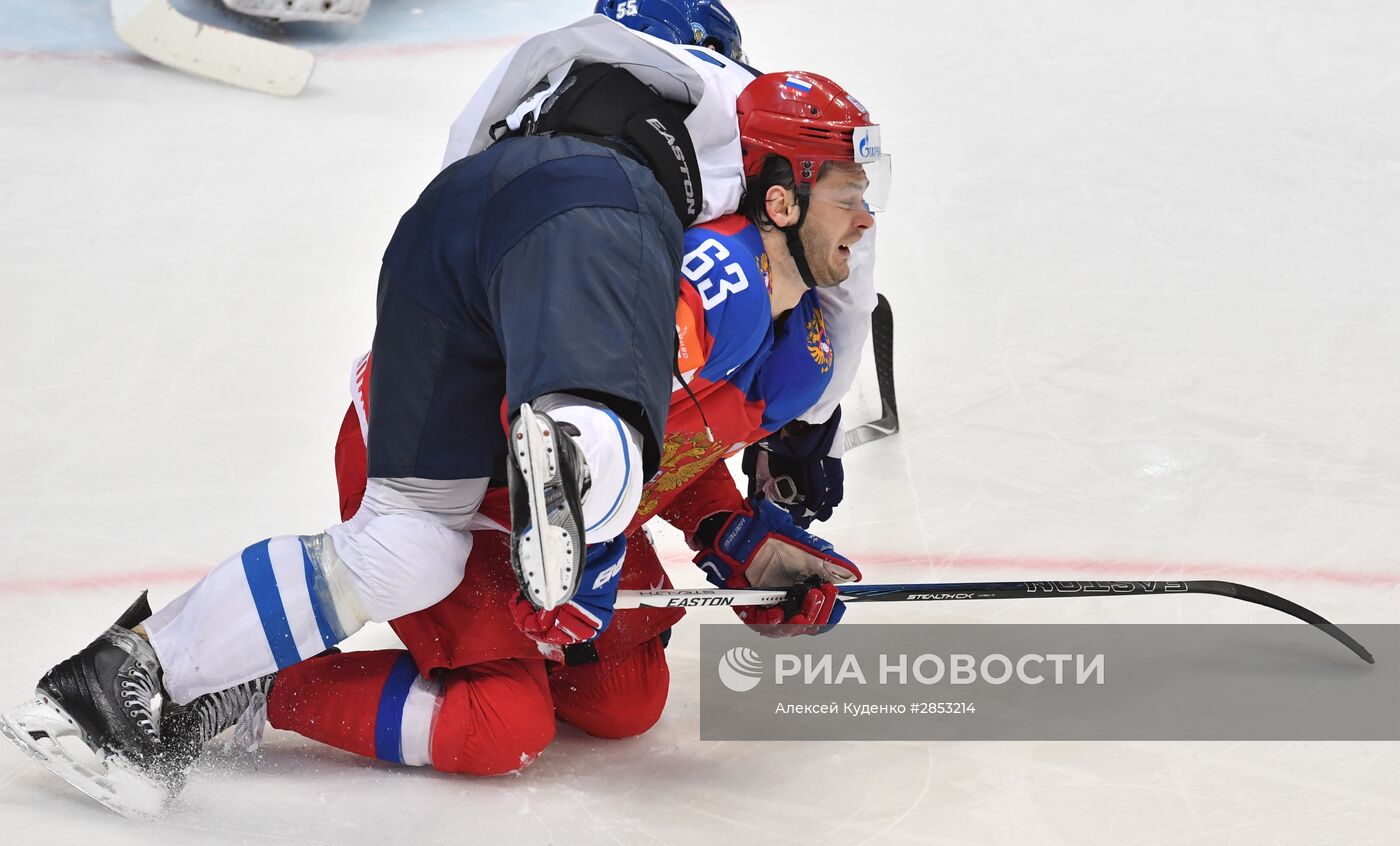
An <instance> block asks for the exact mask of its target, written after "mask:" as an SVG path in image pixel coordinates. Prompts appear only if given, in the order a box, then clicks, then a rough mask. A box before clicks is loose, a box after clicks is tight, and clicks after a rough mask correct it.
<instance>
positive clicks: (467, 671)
mask: <svg viewBox="0 0 1400 846" xmlns="http://www.w3.org/2000/svg"><path fill="white" fill-rule="evenodd" d="M267 716H268V722H270V723H271V724H272V726H273V727H274V728H279V729H285V730H288V731H294V732H297V733H298V734H300V735H302V736H304V737H309V738H311V739H312V740H318V741H320V742H322V743H325V744H328V745H330V746H334V747H336V748H338V749H344V750H345V751H347V752H353V753H355V754H357V755H364V756H366V757H370V758H378V759H380V760H382V761H391V762H394V763H398V764H408V765H410V766H432V767H434V768H435V769H438V770H442V771H444V772H456V773H471V774H473V775H500V774H502V773H508V772H514V771H516V770H519V769H520V768H521V767H523V766H525V765H526V764H528V763H529V762H530V761H533V760H534V759H535V758H536V757H538V755H539V754H540V751H541V750H543V749H544V747H545V746H546V745H548V744H549V742H550V741H551V740H552V739H554V709H553V705H552V704H551V703H550V699H549V687H548V681H547V679H546V677H545V670H544V660H543V659H529V660H516V659H508V660H501V661H488V662H484V663H481V664H474V665H472V666H470V667H460V668H458V669H456V670H452V671H449V672H447V673H443V674H441V675H440V676H434V677H433V678H424V677H423V676H422V674H420V673H419V672H418V668H417V666H416V665H415V664H414V663H413V659H412V657H411V656H410V655H409V654H408V652H406V651H403V650H379V651H373V652H346V653H343V654H336V655H324V656H320V657H317V658H312V659H310V660H308V661H303V662H301V663H300V664H295V665H293V666H291V667H288V668H287V669H285V670H283V671H281V672H280V673H278V675H277V681H276V682H274V683H273V686H272V692H271V693H270V694H269V696H268V703H267Z"/></svg>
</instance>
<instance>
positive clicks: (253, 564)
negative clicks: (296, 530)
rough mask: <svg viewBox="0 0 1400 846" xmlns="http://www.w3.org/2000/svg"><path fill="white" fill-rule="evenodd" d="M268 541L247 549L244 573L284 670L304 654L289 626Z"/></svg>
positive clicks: (244, 552)
mask: <svg viewBox="0 0 1400 846" xmlns="http://www.w3.org/2000/svg"><path fill="white" fill-rule="evenodd" d="M267 544H268V542H267V541H262V542H261V543H255V544H253V545H252V546H250V547H248V548H247V549H245V550H243V575H244V577H246V578H247V580H248V590H249V591H250V592H251V593H252V594H253V605H255V606H256V607H257V609H258V618H259V619H260V620H262V627H263V634H264V635H265V636H266V637H267V645H268V648H269V649H271V650H272V658H273V660H274V661H276V662H277V669H279V670H280V669H283V668H284V667H290V666H291V665H293V664H295V663H297V662H298V661H300V660H301V655H300V654H299V653H298V652H297V644H296V640H294V639H293V638H292V629H291V626H289V625H287V609H286V608H284V607H283V606H282V594H281V593H280V592H279V590H278V588H277V574H276V573H274V572H273V571H272V558H271V557H270V556H269V555H268V551H267Z"/></svg>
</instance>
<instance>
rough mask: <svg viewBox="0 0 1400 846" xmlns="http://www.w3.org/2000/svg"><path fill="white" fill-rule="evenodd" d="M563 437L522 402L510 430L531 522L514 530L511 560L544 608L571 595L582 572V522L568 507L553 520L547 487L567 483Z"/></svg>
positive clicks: (529, 594)
mask: <svg viewBox="0 0 1400 846" xmlns="http://www.w3.org/2000/svg"><path fill="white" fill-rule="evenodd" d="M562 437H565V436H564V435H562V434H560V433H558V432H556V431H554V427H552V426H550V425H549V424H547V423H545V422H544V421H543V420H541V419H540V418H539V417H538V416H537V415H536V414H535V413H534V410H533V409H531V408H530V404H529V403H525V404H523V405H521V406H520V419H519V420H518V421H517V422H516V426H515V429H514V431H513V432H512V433H511V448H512V449H513V450H514V451H515V460H516V466H517V467H518V468H519V470H520V475H521V476H522V477H523V478H524V480H525V484H526V487H527V489H528V493H529V498H530V516H531V518H532V522H531V524H530V525H528V526H526V527H525V528H524V530H523V531H519V532H517V533H516V534H515V537H514V540H515V553H516V554H515V555H514V556H512V562H511V563H512V564H513V565H514V567H515V577H516V579H517V580H518V581H519V582H520V584H521V586H522V587H523V588H524V589H525V595H526V597H527V598H528V599H529V600H530V602H531V603H533V604H534V605H535V607H537V608H540V609H543V610H548V609H550V608H557V607H559V606H560V605H563V604H564V603H565V602H568V601H569V600H570V599H573V597H574V594H575V593H577V592H578V587H579V580H580V579H581V578H582V576H583V567H582V566H581V564H580V562H581V559H582V557H583V556H582V550H583V533H582V531H580V529H579V526H578V521H577V520H576V519H575V518H574V515H572V514H571V513H569V509H568V508H567V507H566V508H564V509H563V514H562V515H561V517H562V520H563V523H562V524H555V523H551V522H549V517H550V514H549V505H548V501H549V500H548V490H549V488H550V487H551V486H558V485H561V484H563V483H562V481H561V480H560V478H559V454H558V451H557V449H556V447H555V444H556V442H557V441H558V439H559V438H562Z"/></svg>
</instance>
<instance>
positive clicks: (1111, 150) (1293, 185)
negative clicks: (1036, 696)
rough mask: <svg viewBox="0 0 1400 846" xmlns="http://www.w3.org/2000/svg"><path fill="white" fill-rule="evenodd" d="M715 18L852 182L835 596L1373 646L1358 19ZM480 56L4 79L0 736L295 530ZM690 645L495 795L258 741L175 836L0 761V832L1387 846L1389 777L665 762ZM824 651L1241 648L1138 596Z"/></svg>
mask: <svg viewBox="0 0 1400 846" xmlns="http://www.w3.org/2000/svg"><path fill="white" fill-rule="evenodd" d="M434 5H435V4H433V3H429V2H423V3H418V4H408V3H404V4H395V3H393V2H389V1H388V0H385V2H382V3H376V4H375V10H374V11H372V12H371V17H370V18H369V19H367V21H366V23H367V24H369V23H371V22H372V21H373V20H374V16H375V15H376V14H378V15H391V14H400V15H408V14H411V13H412V8H413V7H414V6H420V7H423V8H424V9H425V11H426V12H427V13H429V14H431V13H432V12H433V7H434ZM439 5H440V4H439ZM487 5H489V4H487ZM575 5H577V6H579V7H584V8H586V7H587V6H588V3H586V2H579V3H577V4H575ZM731 8H732V9H733V10H734V11H735V12H736V13H737V14H739V16H740V17H741V20H742V22H743V26H744V34H745V43H746V45H747V46H748V47H749V53H750V55H751V56H752V57H753V60H754V61H755V62H756V63H757V64H759V65H760V66H763V67H767V68H772V69H778V68H784V67H799V66H800V67H806V68H810V69H813V70H817V71H820V72H824V73H827V74H828V75H830V76H832V77H834V78H836V79H839V80H840V81H842V82H843V83H844V84H846V85H847V86H848V87H849V88H850V89H851V90H852V91H854V92H856V94H857V96H859V97H860V98H861V99H862V100H863V101H864V102H865V103H866V105H868V106H869V107H870V109H871V111H872V112H873V113H874V114H875V115H876V117H877V118H878V119H879V120H880V122H881V123H882V124H883V125H884V127H885V128H884V133H883V134H884V139H885V141H886V143H887V145H888V147H889V151H890V152H892V153H893V154H894V155H895V170H896V205H895V207H894V209H893V210H891V211H890V212H889V213H888V214H887V215H885V217H884V219H883V220H882V224H881V226H882V233H881V242H880V250H881V255H880V260H879V275H878V279H879V284H880V286H881V287H882V289H883V290H884V291H886V292H887V293H888V294H889V296H890V298H891V299H892V300H893V302H894V304H895V313H896V321H897V335H896V346H897V376H898V383H899V392H900V398H901V408H902V412H903V415H902V420H903V431H902V432H901V433H900V435H899V436H898V437H896V438H893V439H890V440H887V441H884V442H880V443H877V444H873V445H870V446H866V447H862V448H861V449H860V450H858V451H857V452H855V453H853V454H852V455H851V456H850V457H849V458H848V460H847V463H846V467H847V474H848V477H847V478H848V481H847V494H848V498H849V499H848V502H847V503H846V504H845V505H843V506H842V508H841V509H840V510H839V511H838V513H837V517H836V519H835V520H834V521H833V523H832V524H831V525H830V526H829V527H823V528H824V534H826V535H828V536H829V537H830V538H831V539H832V540H833V541H834V542H835V543H836V544H837V547H838V549H842V550H843V551H845V552H846V553H847V554H849V555H850V556H851V557H853V558H855V559H856V560H857V561H860V562H862V563H863V564H864V565H865V571H866V575H867V580H869V581H875V582H893V581H901V580H971V579H991V578H1018V577H1027V576H1036V577H1044V578H1052V577H1056V576H1059V577H1062V578H1098V577H1103V578H1115V577H1116V578H1124V577H1167V578H1173V577H1218V578H1226V579H1233V580H1236V581H1243V582H1247V583H1250V584H1254V585H1256V586H1258V587H1262V588H1265V589H1268V590H1273V591H1275V592H1278V593H1282V594H1284V595H1285V596H1288V597H1290V598H1293V599H1295V600H1297V601H1300V602H1302V603H1303V604H1305V605H1308V606H1310V607H1312V608H1314V609H1316V610H1318V611H1320V612H1321V613H1323V614H1324V615H1327V616H1330V617H1331V618H1333V619H1334V620H1337V621H1338V622H1342V623H1347V622H1352V623H1356V622H1367V623H1373V622H1392V623H1393V622H1396V621H1397V616H1398V615H1397V612H1396V604H1397V602H1400V553H1397V549H1398V548H1400V445H1397V435H1400V390H1397V387H1396V385H1397V379H1400V331H1398V330H1397V327H1400V285H1397V282H1396V279H1397V268H1398V267H1400V237H1397V233H1400V108H1397V103H1400V50H1397V49H1396V45H1397V44H1400V7H1396V6H1394V5H1392V4H1382V3H1353V4H1338V3H1332V2H1326V0H1231V2H1222V3H1201V2H1180V1H1178V2H1169V0H1161V1H1160V2H1110V0H1098V2H1088V0H1083V1H1082V2H1068V1H1062V2H1034V3H1032V2H1024V0H1022V2H978V3H951V2H929V3H922V2H919V3H916V2H906V3H895V2H879V0H871V2H868V3H863V4H849V3H837V2H833V0H802V2H793V1H792V0H734V2H733V3H732V6H731ZM95 13H96V14H103V12H102V11H100V10H99V11H97V12H95ZM549 14H550V15H555V16H557V14H558V12H557V9H555V8H553V7H551V11H550V13H549ZM533 28H534V23H533V22H532V21H530V20H522V21H521V24H520V26H519V34H521V35H524V34H528V33H529V32H530V31H531V30H532V29H533ZM799 35H800V36H801V38H802V40H801V41H799V40H798V38H797V36H799ZM444 38H451V33H444ZM508 43H509V39H499V38H493V39H485V38H482V39H476V40H472V39H458V41H457V42H456V43H455V44H454V45H453V46H451V47H447V48H435V47H431V46H425V45H421V44H420V45H417V46H407V47H405V46H397V47H387V48H382V49H381V48H377V47H376V46H375V45H373V44H367V45H366V46H365V48H364V49H363V50H356V49H355V42H354V39H353V38H346V39H345V40H344V41H343V42H342V43H341V45H340V47H339V48H338V49H336V50H332V51H329V52H326V53H323V54H322V57H321V62H320V65H319V67H318V69H317V71H316V74H315V76H314V77H313V80H312V83H311V86H310V88H309V90H308V91H307V92H306V94H304V95H303V96H302V97H300V98H298V99H295V100H281V99H274V98H266V97H261V96H258V95H255V94H250V93H247V92H242V91H238V90H234V89H230V88H226V87H222V86H219V85H216V84H212V83H208V82H204V81H201V80H198V79H195V78H191V77H187V76H182V75H179V74H177V73H174V72H171V71H168V70H166V69H163V68H159V67H156V66H152V65H150V64H149V63H145V62H142V61H135V60H128V59H124V58H120V57H111V56H107V57H104V56H100V55H93V56H86V57H81V56H80V57H71V56H70V57H67V58H56V57H54V56H51V55H46V54H43V53H34V52H20V51H10V52H7V53H3V54H0V286H2V290H3V302H2V303H0V480H3V485H2V486H0V533H3V534H2V535H0V536H3V538H4V541H5V551H4V554H3V558H0V561H2V562H3V563H0V699H3V700H5V704H8V702H9V701H10V700H14V701H18V700H19V699H20V698H22V697H23V696H24V695H25V694H26V692H27V691H28V690H29V689H30V688H31V686H32V684H33V682H34V680H35V679H36V678H37V677H38V676H39V675H40V674H41V673H42V672H43V671H44V670H45V669H46V668H47V667H48V666H49V665H51V664H52V663H54V662H55V661H56V660H58V659H61V658H62V657H64V656H66V655H68V654H70V653H71V652H73V651H75V650H77V649H78V648H80V647H81V646H82V645H83V644H84V643H86V642H87V641H88V640H89V639H90V638H91V637H92V636H93V635H94V634H96V633H97V632H98V631H100V630H101V628H102V627H104V626H105V625H106V624H107V623H108V622H109V621H110V619H111V618H112V616H113V615H115V614H116V613H117V612H118V611H120V610H121V608H123V607H125V604H126V603H127V601H129V600H130V598H131V597H132V596H133V595H134V593H135V592H136V590H137V589H139V588H140V587H141V586H144V585H149V586H150V587H151V588H152V590H153V599H154V600H155V601H156V602H163V601H165V600H168V599H169V598H171V597H173V596H174V595H175V594H176V593H177V592H178V591H179V590H181V589H182V588H183V587H184V586H185V585H186V584H187V583H188V582H189V581H190V580H191V579H192V578H194V577H195V576H196V575H197V574H198V573H199V572H201V571H202V570H204V569H207V568H208V567H209V566H211V565H212V564H213V563H215V562H216V561H218V560H219V559H221V558H223V557H224V556H226V555H228V554H230V553H232V552H234V551H236V550H238V549H241V548H242V547H243V546H245V545H247V544H248V543H250V542H252V541H255V540H257V539H260V538H263V537H267V536H268V535H272V534H278V533H285V532H305V531H314V530H316V529H318V528H321V527H323V526H325V525H326V524H328V523H329V522H331V521H333V520H334V514H335V489H334V480H333V477H332V473H331V466H330V458H331V450H332V445H333V441H334V436H335V432H336V427H337V425H338V423H339V421H340V415H341V414H342V413H343V410H344V408H345V403H346V393H345V389H344V384H345V381H346V377H347V372H348V367H349V364H350V362H351V360H352V359H353V358H354V356H355V355H356V354H358V353H359V352H360V351H362V350H363V349H364V348H365V346H366V344H367V343H368V340H369V337H370V332H371V329H372V321H373V305H374V286H375V280H376V270H377V265H378V258H379V255H380V252H381V250H382V249H383V246H384V244H385V242H386V240H387V238H388V236H389V234H390V233H391V231H392V229H393V226H394V224H395V222H396V221H397V218H398V216H399V215H400V214H401V213H402V212H403V211H404V210H405V209H406V208H407V207H408V205H409V204H410V203H411V202H412V200H413V198H414V197H415V196H416V195H417V193H418V191H419V190H421V188H422V187H423V186H424V185H425V184H426V183H427V181H428V180H429V179H430V178H431V176H432V175H433V173H434V172H435V170H436V163H437V162H438V160H439V158H440V155H441V152H442V146H443V143H444V141H445V138H446V131H447V127H448V125H449V124H450V122H451V120H452V118H453V117H454V116H455V115H456V113H457V111H458V109H459V108H460V107H461V105H462V104H463V103H464V102H465V99H466V97H467V96H468V94H469V93H470V91H471V90H472V88H473V86H474V85H475V83H476V81H478V80H480V79H481V78H482V76H483V75H484V74H485V73H486V71H487V70H488V69H489V68H490V67H491V65H492V64H493V63H494V61H495V60H496V58H497V57H498V56H499V55H500V54H501V53H502V52H503V51H504V49H505V48H506V46H507V44H508ZM663 540H664V543H665V548H666V550H667V551H668V555H669V560H671V561H673V562H674V563H675V565H676V567H675V571H676V572H677V573H678V574H679V575H680V576H681V581H682V583H683V584H694V583H695V582H696V580H695V578H694V577H693V576H692V575H691V574H689V573H687V572H685V571H686V570H687V569H688V565H686V564H685V563H684V558H683V556H682V551H681V550H680V549H679V547H678V546H677V544H676V541H675V539H674V537H670V536H668V537H666V538H664V539H663ZM727 619H729V618H728V612H726V611H723V610H715V611H710V612H704V611H699V612H696V613H694V614H693V615H692V616H691V617H690V618H689V621H688V622H687V623H686V624H684V625H682V627H681V628H680V629H679V630H678V631H677V633H676V636H675V639H674V641H673V642H672V645H671V648H670V651H669V658H670V662H671V666H672V675H673V688H672V692H671V698H670V702H669V704H668V706H667V710H666V713H665V714H664V716H663V717H662V719H661V722H660V724H659V725H657V726H656V728H655V729H653V730H652V731H651V732H649V733H648V734H646V735H645V736H643V737H640V738H637V739H634V740H629V741H623V742H603V741H597V740H593V739H590V738H587V737H585V736H582V735H581V734H579V733H577V732H574V731H572V730H568V729H564V730H562V731H561V736H560V738H559V740H558V741H557V742H556V743H555V744H554V745H553V746H551V747H550V748H549V749H548V750H547V751H546V753H545V754H544V755H543V757H542V758H541V759H540V760H539V762H538V763H536V764H534V765H533V766H531V767H530V768H529V769H527V770H526V771H525V772H524V773H523V774H522V775H521V776H519V777H507V778H501V779H492V780H483V779H472V778H465V777H453V776H446V775H439V774H434V773H431V772H426V771H422V770H411V769H403V768H396V767H392V766H388V765H384V764H379V763H375V762H371V761H366V760H361V759H357V758H354V757H352V756H350V755H347V754H344V753H341V752H338V751H336V750H333V749H327V748H322V747H317V746H315V745H314V744H312V743H310V742H308V741H304V740H302V739H300V738H298V737H296V736H294V735H290V734H285V733H281V732H272V733H271V734H270V736H269V739H268V745H267V749H266V752H265V754H264V757H263V761H262V766H261V769H260V770H258V771H256V772H254V771H251V770H249V769H248V768H247V766H246V765H245V764H242V763H240V762H237V761H231V760H227V759H221V758H218V757H216V758H215V759H214V760H213V762H212V763H211V765H210V766H208V767H206V768H205V769H204V770H202V771H201V772H200V773H199V774H197V775H196V777H195V778H194V781H193V783H192V784H191V786H190V787H189V789H188V790H187V792H186V794H185V796H184V799H183V804H182V807H181V808H180V809H179V811H178V812H177V813H176V814H175V815H173V816H172V817H171V818H170V819H169V820H167V821H165V822H163V823H160V824H136V823H131V822H128V821H125V820H122V819H120V818H118V817H115V816H113V815H112V814H110V813H109V812H107V811H105V810H104V809H102V808H100V807H98V806H97V805H96V804H94V803H91V802H89V801H87V800H85V799H84V798H83V797H82V796H80V795H79V794H78V793H77V792H76V791H74V790H72V789H70V788H68V787H67V786H65V785H63V784H61V783H59V782H57V781H56V780H55V779H53V778H52V777H51V776H49V775H48V774H47V773H46V772H43V771H42V770H40V769H39V768H37V767H35V766H33V765H31V764H30V763H29V762H28V761H27V760H26V759H24V758H23V757H22V756H21V755H20V754H19V753H18V752H17V751H15V750H14V749H12V748H10V747H9V746H8V745H4V747H3V748H0V827H2V828H3V830H4V832H5V835H6V838H7V840H10V841H11V842H16V843H76V842H81V843H95V844H102V846H116V845H117V844H125V843H133V844H134V843H141V844H149V843H150V842H152V841H156V842H163V841H167V840H171V839H172V838H178V842H183V843H191V844H198V843H218V842H229V841H233V842H302V843H327V844H358V843H380V842H397V841H399V840H405V839H409V838H412V840H413V841H415V842H451V843H499V842H506V841H511V842H517V843H529V844H536V843H548V842H560V843H628V844H631V843H661V842H665V843H679V844H691V843H694V844H701V843H715V842H727V843H750V842H753V843H773V842H800V843H877V844H880V843H931V842H937V843H978V844H980V843H1005V844H1021V843H1055V844H1059V843H1064V844H1079V843H1104V844H1142V846H1148V845H1149V844H1150V845H1151V846H1156V845H1157V844H1174V843H1212V844H1214V843H1242V844H1255V843H1346V844H1363V843H1394V842H1400V800H1398V799H1397V797H1396V782H1397V777H1398V776H1400V750H1398V749H1397V746H1396V744H1394V743H1302V742H1298V743H1250V744H1233V743H835V742H833V743H811V744H798V743H788V744H766V745H765V744H740V743H702V742H700V741H699V740H698V739H697V735H698V717H697V688H698V681H699V674H700V668H699V667H698V666H697V659H696V653H697V634H696V628H695V624H696V623H698V622H699V621H701V620H712V621H723V620H727ZM847 619H848V620H860V621H881V622H883V621H916V620H938V621H993V620H995V621H1008V622H1022V621H1027V622H1029V621H1036V622H1039V621H1071V620H1090V621H1123V622H1136V621H1156V622H1184V621H1221V622H1234V621H1239V622H1250V621H1258V622H1280V621H1282V620H1284V619H1285V618H1281V617H1279V616H1277V615H1275V614H1274V613H1272V612H1270V611H1267V610H1265V609H1261V608H1256V607H1253V606H1249V605H1246V604H1244V603H1238V602H1230V601H1228V600H1224V599H1217V598H1213V597H1181V598H1164V597H1157V598H1147V599H1127V600H1124V599H1116V600H1113V599H1105V600H1083V601H1067V602H1054V603H1036V602H1029V601H1027V602H1002V603H991V604H973V603H961V604H956V605H954V604H945V605H941V606H938V607H929V606H917V607H909V606H890V607H883V608H869V607H865V608H859V609H852V610H851V612H850V615H849V616H848V618H847ZM384 640H385V635H384V633H383V632H382V631H380V632H371V633H369V634H367V635H365V636H362V637H361V638H360V639H359V643H361V644H365V643H383V642H384ZM1381 657H1382V660H1385V658H1386V656H1381ZM1392 660H1393V658H1392ZM1397 707H1400V703H1397Z"/></svg>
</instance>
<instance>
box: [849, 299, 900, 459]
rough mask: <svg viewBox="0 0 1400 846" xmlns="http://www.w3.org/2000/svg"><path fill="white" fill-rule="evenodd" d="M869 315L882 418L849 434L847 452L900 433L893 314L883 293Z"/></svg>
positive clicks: (858, 427)
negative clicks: (896, 394)
mask: <svg viewBox="0 0 1400 846" xmlns="http://www.w3.org/2000/svg"><path fill="white" fill-rule="evenodd" d="M875 300H876V302H875V311H874V312H872V313H871V315H870V337H871V345H872V346H873V347H874V350H875V379H876V381H877V382H878V383H879V385H880V419H879V420H872V421H870V422H869V423H865V424H862V425H860V426H857V427H855V428H854V429H852V430H850V431H849V432H847V433H846V449H855V448H856V447H858V446H860V445H861V444H868V443H870V442H871V441H877V440H879V439H880V438H884V437H887V436H889V435H893V434H894V433H895V432H898V431H899V408H898V406H897V405H896V404H895V397H894V312H893V311H892V310H891V309H890V301H889V300H887V299H885V295H884V294H876V295H875Z"/></svg>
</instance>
